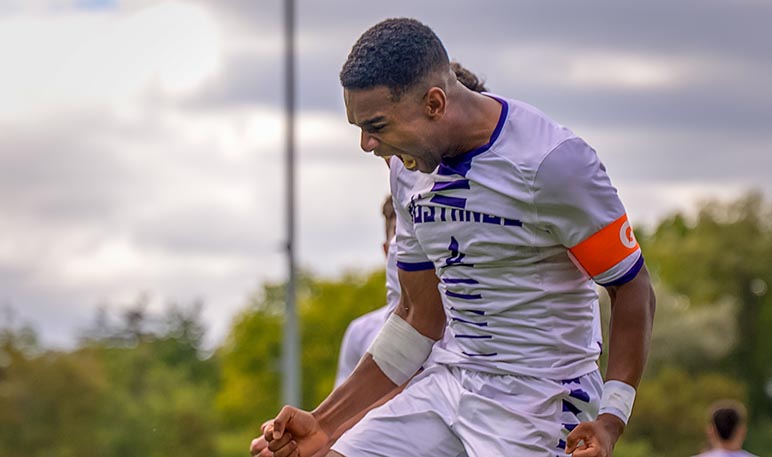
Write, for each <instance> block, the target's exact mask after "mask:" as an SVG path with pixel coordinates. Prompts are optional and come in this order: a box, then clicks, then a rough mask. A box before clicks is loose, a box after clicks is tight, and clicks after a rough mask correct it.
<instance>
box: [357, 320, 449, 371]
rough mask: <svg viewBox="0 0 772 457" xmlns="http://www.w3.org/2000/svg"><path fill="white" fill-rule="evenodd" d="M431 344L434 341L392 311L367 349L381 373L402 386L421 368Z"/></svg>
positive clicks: (430, 349)
mask: <svg viewBox="0 0 772 457" xmlns="http://www.w3.org/2000/svg"><path fill="white" fill-rule="evenodd" d="M433 345H434V340H432V339H431V338H427V337H425V336H423V335H421V334H420V333H418V331H417V330H416V329H415V328H413V326H412V325H410V324H408V323H407V322H406V321H405V320H404V319H402V318H401V317H399V316H397V315H396V314H394V313H392V314H391V316H389V319H388V320H387V321H386V324H384V326H383V328H382V329H381V331H380V333H378V336H376V337H375V341H373V344H371V345H370V348H369V349H367V352H369V353H370V354H372V355H373V360H374V361H375V364H376V365H378V367H379V368H380V369H381V370H382V371H383V373H384V374H385V375H386V376H387V377H388V378H389V379H391V380H392V382H394V384H396V385H398V386H401V385H402V384H404V383H405V381H407V380H408V379H410V378H411V377H412V376H413V375H414V374H415V372H416V371H418V369H419V368H421V364H422V363H424V361H425V360H426V358H427V357H428V356H429V353H430V352H431V351H432V346H433Z"/></svg>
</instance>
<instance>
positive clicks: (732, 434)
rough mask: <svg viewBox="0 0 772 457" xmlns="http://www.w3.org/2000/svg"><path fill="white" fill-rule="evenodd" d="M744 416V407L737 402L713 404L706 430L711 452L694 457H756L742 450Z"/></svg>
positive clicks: (729, 401)
mask: <svg viewBox="0 0 772 457" xmlns="http://www.w3.org/2000/svg"><path fill="white" fill-rule="evenodd" d="M746 416H747V415H746V412H745V407H744V406H743V405H742V404H741V403H739V402H737V401H733V400H722V401H719V402H716V403H714V404H713V406H712V407H711V413H710V423H709V424H708V428H707V430H706V433H707V435H708V441H709V442H710V447H711V450H710V451H707V452H703V453H702V454H699V455H697V456H695V457H757V456H755V455H753V454H751V453H749V452H745V451H744V450H743V441H745V434H746V433H747V431H748V428H747V426H746Z"/></svg>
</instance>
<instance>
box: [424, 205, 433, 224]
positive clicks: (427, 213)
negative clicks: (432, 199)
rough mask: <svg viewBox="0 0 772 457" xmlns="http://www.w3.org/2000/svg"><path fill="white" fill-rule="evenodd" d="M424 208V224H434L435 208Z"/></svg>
mask: <svg viewBox="0 0 772 457" xmlns="http://www.w3.org/2000/svg"><path fill="white" fill-rule="evenodd" d="M422 208H423V222H434V207H433V206H424V207H422Z"/></svg>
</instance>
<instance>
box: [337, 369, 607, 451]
mask: <svg viewBox="0 0 772 457" xmlns="http://www.w3.org/2000/svg"><path fill="white" fill-rule="evenodd" d="M602 389H603V380H602V378H601V376H600V373H599V372H598V371H597V370H596V371H593V372H592V373H589V374H586V375H584V376H581V377H579V378H576V379H565V380H550V379H541V378H532V377H528V376H512V375H495V374H489V373H480V372H476V371H470V370H466V369H463V368H458V367H448V366H446V365H433V366H431V367H430V368H428V369H427V370H425V371H424V372H423V373H421V374H419V375H418V376H416V377H415V378H414V379H413V380H412V381H411V382H410V384H409V385H408V386H407V388H406V389H405V390H404V391H403V392H402V393H401V394H399V395H397V396H396V397H394V399H392V400H391V401H389V402H388V403H386V404H385V405H383V406H381V407H380V408H377V409H374V410H372V411H370V413H368V414H367V416H365V417H364V418H363V419H362V420H361V421H360V422H359V423H358V424H356V425H355V426H354V427H353V428H351V429H350V430H349V431H347V432H346V433H345V434H344V435H343V436H342V437H341V438H340V439H339V440H338V442H337V443H335V445H334V446H333V447H332V449H333V450H334V451H336V452H338V453H340V454H342V455H344V456H346V457H360V456H367V457H371V456H372V457H374V456H384V457H386V456H388V457H392V456H400V457H403V456H404V457H407V456H415V457H425V456H429V455H431V456H442V457H459V456H469V457H494V456H495V457H499V456H513V457H555V456H559V457H565V453H564V450H565V446H566V443H565V441H566V437H567V436H568V433H569V432H570V431H571V430H573V429H574V427H576V425H577V424H578V423H579V422H584V421H590V420H593V419H595V416H596V415H597V413H598V403H599V402H600V396H601V393H602Z"/></svg>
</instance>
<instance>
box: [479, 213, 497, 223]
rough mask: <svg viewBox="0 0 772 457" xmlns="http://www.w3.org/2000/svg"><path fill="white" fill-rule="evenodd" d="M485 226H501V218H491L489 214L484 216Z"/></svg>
mask: <svg viewBox="0 0 772 457" xmlns="http://www.w3.org/2000/svg"><path fill="white" fill-rule="evenodd" d="M482 221H483V224H494V225H501V218H500V217H498V216H491V215H488V214H483V220H482Z"/></svg>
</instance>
